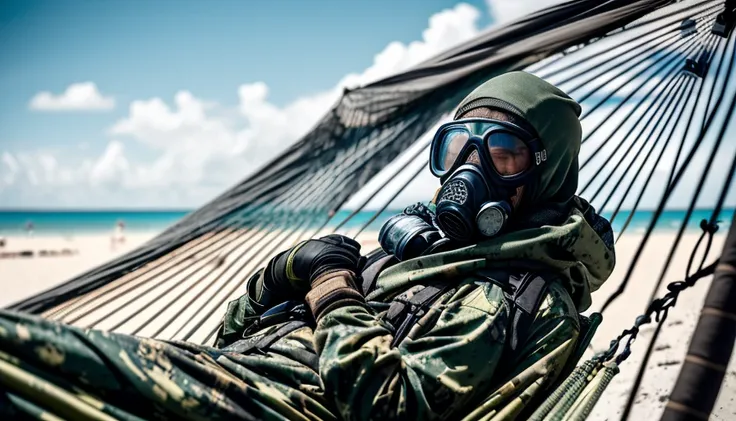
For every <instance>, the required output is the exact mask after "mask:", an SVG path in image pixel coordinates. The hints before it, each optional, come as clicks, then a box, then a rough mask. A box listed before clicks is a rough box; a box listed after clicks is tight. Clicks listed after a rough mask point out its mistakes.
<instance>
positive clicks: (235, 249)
mask: <svg viewBox="0 0 736 421" xmlns="http://www.w3.org/2000/svg"><path fill="white" fill-rule="evenodd" d="M281 234H284V233H281ZM281 234H278V233H271V234H270V236H271V238H273V239H274V242H273V244H272V246H273V247H274V248H273V250H272V252H274V253H275V252H277V251H280V250H283V249H285V248H287V247H289V246H290V245H291V244H293V243H294V242H295V241H298V240H299V239H300V237H299V236H297V235H295V234H291V235H281ZM346 234H348V235H352V234H354V233H346ZM265 235H266V233H263V232H258V233H250V236H249V233H247V232H243V231H228V232H224V233H219V234H215V235H212V236H208V237H206V238H202V239H200V240H199V241H194V242H192V243H190V244H188V245H187V246H184V247H182V248H180V249H179V250H178V251H177V252H176V253H174V254H173V256H167V257H164V258H161V259H159V260H158V261H156V262H153V263H152V264H150V265H147V266H145V267H143V268H141V269H139V270H138V271H137V272H135V273H133V274H129V275H127V276H125V277H123V278H121V279H120V280H119V281H116V282H114V283H112V284H110V285H108V287H106V288H105V289H101V290H98V291H96V292H94V293H91V294H90V296H88V297H83V299H80V300H79V301H77V302H75V303H72V304H71V305H69V306H67V307H66V308H65V309H64V310H63V311H60V312H58V313H57V314H55V315H54V318H61V319H62V320H66V321H73V322H74V324H77V325H80V326H94V327H96V328H102V329H110V328H115V330H116V331H120V332H126V333H134V332H135V333H137V334H140V335H153V334H155V333H158V332H159V331H160V332H161V333H160V334H159V337H164V338H169V337H176V338H177V339H181V338H183V337H184V336H185V334H186V333H188V332H189V331H192V329H194V328H195V327H196V323H195V322H196V320H195V317H194V316H197V317H200V315H206V314H207V313H209V312H212V315H211V316H209V317H208V318H207V320H206V322H205V323H204V324H203V326H202V327H200V328H198V329H194V331H195V332H194V333H193V335H192V336H191V337H190V340H192V341H202V340H204V338H205V337H206V335H207V333H208V332H209V331H211V330H212V329H213V328H214V326H216V324H217V323H218V320H219V318H220V317H221V315H222V311H223V310H224V304H220V305H219V307H217V305H218V303H219V302H227V300H230V299H233V298H234V297H237V296H238V295H240V294H242V290H241V289H242V283H243V281H244V278H245V276H247V274H248V273H250V272H251V271H252V269H254V268H255V265H258V266H262V265H263V263H259V262H260V261H264V259H267V258H268V257H269V255H270V254H269V253H267V252H269V251H270V250H261V249H257V248H254V247H252V245H253V244H254V243H255V242H256V241H259V240H262V239H263V237H264V236H265ZM375 236H376V233H364V234H361V236H360V237H359V239H360V241H361V243H362V244H363V250H364V251H365V252H367V251H370V250H372V249H373V248H375V247H377V245H378V244H377V242H376V241H375ZM150 237H151V235H143V234H140V235H138V234H135V235H130V234H129V235H127V242H126V245H125V246H124V247H119V248H118V249H117V250H115V251H112V250H111V249H110V236H109V235H99V236H77V237H75V238H72V239H65V238H60V237H56V238H54V237H46V238H44V237H35V238H32V239H29V238H23V237H18V238H16V237H11V238H9V239H8V244H7V246H6V247H5V249H0V252H2V251H3V250H4V251H8V250H26V249H30V250H40V249H62V248H70V249H76V250H77V251H78V254H76V255H74V256H58V257H43V258H41V257H36V258H30V259H0V288H1V291H2V293H1V294H0V306H4V305H7V304H9V303H12V302H15V301H17V300H19V299H21V298H24V297H26V296H30V295H33V294H36V293H38V292H41V291H42V290H45V289H47V288H49V287H51V286H54V285H55V284H57V283H59V282H63V281H65V280H68V279H69V278H70V277H72V276H74V275H76V274H79V273H81V272H83V271H85V270H88V269H90V268H92V267H94V266H95V265H98V264H100V263H103V262H104V261H106V260H108V259H111V258H113V257H115V256H118V255H120V254H121V253H123V252H124V251H126V250H130V249H132V248H134V247H135V246H137V245H140V244H142V243H143V242H145V241H146V240H148V239H149V238H150ZM640 238H641V237H639V236H636V235H627V236H626V237H624V238H623V239H622V240H621V241H619V243H618V244H617V247H616V248H617V261H618V264H617V267H616V271H615V272H614V274H613V276H612V277H611V279H609V280H608V282H607V283H606V284H605V285H604V287H603V288H602V289H601V290H600V291H599V292H597V293H595V294H594V297H593V298H594V305H593V309H592V310H597V309H599V308H600V306H601V305H602V304H603V301H604V300H605V298H607V297H608V296H609V295H610V294H611V293H612V292H613V291H614V290H615V289H616V288H617V287H618V285H619V283H620V282H621V279H622V278H623V277H624V275H625V274H626V272H627V270H628V266H629V263H630V262H631V259H632V256H633V255H634V253H635V251H636V247H637V246H638V243H639V241H640ZM697 238H698V235H696V234H688V235H686V236H685V237H684V238H683V240H682V243H681V245H680V247H679V251H678V253H677V254H676V256H675V258H674V260H673V264H672V266H671V267H670V269H669V271H668V273H667V275H666V276H665V279H664V282H663V285H662V286H661V287H660V294H658V295H662V294H664V292H666V284H667V283H668V282H671V281H674V280H679V279H682V278H683V277H684V272H685V268H686V265H687V261H688V259H689V256H690V253H691V250H692V248H693V246H694V245H695V242H696V241H697ZM724 238H725V236H724V235H718V236H717V237H716V239H715V241H714V244H713V246H712V250H711V256H710V257H709V258H708V259H707V262H710V261H711V260H712V259H713V258H714V257H715V256H717V255H718V254H719V253H720V250H721V248H722V245H723V240H724ZM233 239H242V240H243V241H240V240H239V241H229V240H233ZM672 241H673V236H672V235H670V234H656V235H654V236H653V237H652V238H651V239H650V241H649V245H648V246H647V247H646V248H645V250H644V254H643V255H642V257H641V258H640V263H639V265H638V267H637V270H636V271H635V272H634V273H633V276H632V278H631V280H630V282H629V286H628V288H627V290H626V292H625V293H624V295H623V296H622V297H621V298H620V299H619V300H618V301H616V302H615V303H614V304H613V305H612V306H611V307H610V308H609V309H608V310H607V311H606V313H605V314H604V323H603V325H602V326H601V327H600V328H599V330H598V333H597V335H596V337H595V340H594V347H595V349H596V350H600V349H603V348H607V346H608V342H609V341H610V340H611V339H612V338H614V337H615V336H616V335H617V334H618V333H620V332H621V330H623V329H625V328H628V327H630V326H631V324H632V323H633V322H634V319H635V317H636V316H637V315H638V314H640V313H641V312H642V311H643V310H644V309H645V307H646V304H647V302H648V300H649V298H650V295H651V293H652V289H653V287H654V285H655V284H656V281H657V279H658V277H659V272H660V271H661V269H662V266H663V262H664V259H665V258H666V256H667V253H668V251H669V247H670V245H671V244H672ZM213 244H214V245H222V248H221V249H220V250H217V251H216V252H212V253H210V252H211V251H212V249H213V248H212V247H211V245H213ZM162 273H165V274H166V275H172V274H173V276H168V277H167V276H163V275H161V274H162ZM134 275H135V276H134ZM153 279H155V280H156V282H147V281H149V280H153ZM709 283H710V279H704V280H702V281H701V282H700V283H699V284H698V285H696V286H695V287H694V288H692V289H690V290H688V291H685V292H684V293H683V294H682V296H681V298H680V300H679V302H678V303H677V306H676V307H675V308H674V309H672V311H671V312H670V314H669V318H668V320H667V322H666V328H665V329H663V331H662V333H661V335H660V338H659V340H658V341H657V343H656V344H655V352H653V354H652V358H651V360H650V361H649V364H648V371H647V373H646V375H645V377H644V381H643V385H642V387H641V388H640V390H639V393H638V395H637V400H636V404H635V406H634V411H633V412H632V414H631V417H630V418H629V419H631V420H643V419H658V418H659V415H660V414H661V412H662V409H663V407H664V404H665V402H666V397H667V395H668V394H669V392H670V390H671V388H672V386H673V384H674V381H675V379H676V378H677V374H678V372H679V368H680V365H681V362H682V360H683V358H684V355H685V352H686V350H687V346H688V343H689V339H690V335H691V334H692V331H693V329H694V327H695V324H696V323H697V318H698V314H699V311H700V308H701V306H702V302H703V299H704V295H705V293H706V291H707V289H708V286H709ZM208 287H210V288H208ZM119 292H124V293H123V294H121V295H120V296H119V297H118V296H117V294H118V293H119ZM100 296H102V297H104V298H105V299H110V297H114V300H111V301H110V302H109V303H107V304H106V305H105V306H104V307H101V308H96V307H95V306H96V305H97V304H98V303H99V302H100V300H99V297H100ZM157 297H164V298H163V299H162V300H160V301H157V300H156V298H157ZM201 297H211V298H208V299H206V300H201V299H199V300H198V301H196V304H197V305H189V304H188V303H187V301H188V300H192V299H198V298H201ZM94 298H97V299H94ZM166 300H176V302H177V303H179V304H177V305H171V306H163V303H164V302H165V301H166ZM202 301H205V302H206V303H205V305H204V306H200V305H199V304H200V302H202ZM111 309H112V310H111ZM111 314H114V316H110V315H111ZM154 316H155V319H154V322H152V323H150V324H149V325H147V326H146V327H144V328H142V329H140V330H137V327H138V326H140V325H141V324H142V322H143V321H145V320H147V319H149V318H151V317H154ZM191 320H194V321H191ZM188 321H189V322H188ZM653 332H654V326H653V325H652V326H650V327H645V328H644V329H643V330H642V333H641V334H640V335H639V338H638V340H637V342H636V343H635V344H634V346H633V353H632V356H631V357H630V358H629V360H628V361H626V362H625V363H624V364H623V366H622V367H621V374H619V375H618V376H617V377H616V378H614V381H613V382H612V384H611V385H610V386H609V389H608V391H607V393H606V394H605V395H604V397H603V398H602V400H601V402H600V403H599V404H598V405H597V406H596V408H595V410H594V414H593V416H592V417H591V418H590V419H591V420H596V421H603V420H607V419H608V420H612V419H618V418H619V417H620V413H621V410H622V407H623V405H624V404H625V403H626V399H627V396H628V393H629V390H630V389H631V385H632V382H633V379H634V378H635V377H636V373H637V370H638V367H639V365H640V363H641V361H642V358H643V355H644V353H645V352H646V349H647V346H648V344H649V341H650V339H651V337H652V334H653ZM734 397H736V366H734V365H733V364H732V365H731V366H730V367H729V369H728V374H727V376H726V380H725V382H724V387H723V389H722V390H721V395H720V398H719V402H718V404H717V405H716V408H715V410H714V414H713V417H712V418H713V419H723V420H727V419H736V403H734Z"/></svg>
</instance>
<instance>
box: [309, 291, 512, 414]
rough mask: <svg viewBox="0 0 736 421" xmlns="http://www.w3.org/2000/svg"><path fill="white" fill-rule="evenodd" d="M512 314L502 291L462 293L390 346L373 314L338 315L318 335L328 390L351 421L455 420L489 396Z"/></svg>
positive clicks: (326, 319)
mask: <svg viewBox="0 0 736 421" xmlns="http://www.w3.org/2000/svg"><path fill="white" fill-rule="evenodd" d="M507 314H508V311H507V309H506V306H505V304H504V303H503V299H502V294H501V292H500V289H499V288H497V287H495V286H490V285H488V286H485V287H480V286H477V287H473V288H465V291H463V288H461V289H460V290H459V292H458V293H455V295H454V296H453V297H451V298H450V299H449V300H446V301H444V304H441V305H437V306H433V307H432V309H431V310H430V311H429V312H428V314H427V316H425V317H423V318H422V319H420V320H419V322H418V323H417V325H418V329H420V330H421V329H422V325H423V326H430V327H428V328H426V330H427V331H426V332H421V333H420V334H416V332H414V330H412V333H411V334H410V337H408V338H406V339H404V340H403V341H402V342H401V344H399V346H398V347H395V348H391V347H390V343H391V340H392V338H393V336H392V333H391V331H390V330H389V329H388V328H387V327H386V325H384V324H383V322H382V321H381V320H379V319H378V317H377V315H376V314H375V313H374V312H373V311H372V310H371V309H370V308H367V307H365V306H361V305H350V306H344V307H339V308H335V309H331V310H330V311H329V312H327V313H326V314H324V315H323V316H322V317H321V318H320V320H319V323H318V325H317V328H316V330H315V336H316V341H317V347H318V352H319V353H320V375H321V377H322V379H323V381H324V384H325V390H326V392H327V393H328V396H329V397H331V398H332V399H334V401H335V403H336V405H337V408H338V410H339V411H340V413H341V415H342V416H343V417H344V418H345V419H349V420H364V419H446V418H452V417H453V415H457V414H458V412H459V411H461V410H464V409H465V408H464V405H467V404H468V402H470V401H472V400H473V399H474V398H477V397H479V396H482V397H484V396H485V394H486V393H487V392H488V391H489V389H490V387H491V382H492V380H493V379H492V377H493V373H494V372H495V370H496V365H497V363H498V360H499V357H500V355H501V352H502V350H503V343H504V337H505V329H504V326H505V324H506V320H507V317H508V316H507ZM412 338H413V339H412Z"/></svg>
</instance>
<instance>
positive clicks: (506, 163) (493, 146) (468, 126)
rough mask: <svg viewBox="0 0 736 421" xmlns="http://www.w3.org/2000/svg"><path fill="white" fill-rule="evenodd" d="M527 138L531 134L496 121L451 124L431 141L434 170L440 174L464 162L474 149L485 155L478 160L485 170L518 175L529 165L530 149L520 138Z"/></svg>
mask: <svg viewBox="0 0 736 421" xmlns="http://www.w3.org/2000/svg"><path fill="white" fill-rule="evenodd" d="M515 130H517V131H518V130H520V129H518V128H517V129H515ZM526 137H530V136H524V135H523V134H522V133H519V134H517V133H514V128H513V127H506V126H504V125H503V124H500V123H497V122H489V121H482V122H478V121H470V122H460V121H458V122H454V123H450V124H448V125H447V126H446V127H444V128H443V129H440V130H439V131H438V133H437V135H436V136H435V139H434V140H433V144H432V155H433V158H432V170H433V173H434V174H435V176H438V177H443V176H444V175H445V174H447V173H449V172H450V171H451V170H452V169H453V168H457V167H458V166H459V165H462V164H463V163H464V162H465V161H467V159H468V158H469V157H470V156H471V154H472V151H471V149H473V148H474V149H475V150H476V151H477V152H478V153H479V154H481V155H484V157H483V159H481V160H480V161H481V163H482V164H483V166H485V168H486V171H491V172H495V173H496V174H497V175H498V176H500V177H501V178H505V177H514V176H517V175H520V174H522V173H524V172H525V171H526V170H528V169H530V168H531V167H532V159H531V158H532V152H533V151H532V150H531V149H530V147H529V145H528V144H527V143H526V142H525V141H524V140H523V139H524V138H526ZM529 140H532V139H529ZM459 161H463V162H459ZM476 161H477V160H476ZM489 167H492V168H489Z"/></svg>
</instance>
